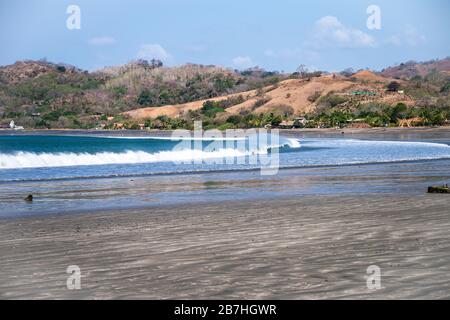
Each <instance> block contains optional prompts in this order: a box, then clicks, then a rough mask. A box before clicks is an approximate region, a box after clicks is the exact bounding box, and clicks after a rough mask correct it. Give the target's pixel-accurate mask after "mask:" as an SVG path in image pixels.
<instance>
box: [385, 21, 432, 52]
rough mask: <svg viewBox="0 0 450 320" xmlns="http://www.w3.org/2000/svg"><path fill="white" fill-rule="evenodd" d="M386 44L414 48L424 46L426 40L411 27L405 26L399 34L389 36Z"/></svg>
mask: <svg viewBox="0 0 450 320" xmlns="http://www.w3.org/2000/svg"><path fill="white" fill-rule="evenodd" d="M386 42H387V43H388V44H392V45H394V46H404V45H408V46H411V47H416V46H419V45H422V44H425V43H426V42H427V38H426V37H425V36H424V35H422V34H420V33H419V32H418V31H417V30H416V29H415V28H414V27H413V26H410V25H407V26H405V28H404V30H403V31H402V32H401V33H399V34H394V35H392V36H390V37H389V38H388V39H387V41H386Z"/></svg>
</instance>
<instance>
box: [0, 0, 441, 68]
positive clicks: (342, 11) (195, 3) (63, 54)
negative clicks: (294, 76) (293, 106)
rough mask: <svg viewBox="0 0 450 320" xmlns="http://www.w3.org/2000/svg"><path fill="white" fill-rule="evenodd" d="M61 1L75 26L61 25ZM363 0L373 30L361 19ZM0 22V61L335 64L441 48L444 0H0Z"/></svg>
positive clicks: (435, 54) (378, 64)
mask: <svg viewBox="0 0 450 320" xmlns="http://www.w3.org/2000/svg"><path fill="white" fill-rule="evenodd" d="M69 5H77V6H79V8H80V9H81V29H77V30H69V29H68V28H67V27H66V20H67V19H68V18H69V14H67V13H66V10H67V7H68V6H69ZM369 5H377V6H378V7H379V8H380V10H381V11H380V12H381V29H380V30H369V29H368V28H367V25H366V21H367V19H368V18H369V15H368V14H367V13H366V10H367V7H368V6H369ZM0 26H1V28H0V46H1V50H0V65H5V64H11V63H14V62H15V61H17V60H22V59H40V58H43V57H46V58H47V59H48V60H49V61H53V62H65V63H69V64H73V65H76V66H78V67H80V68H83V69H87V70H95V69H98V68H101V67H103V66H110V65H118V64H123V63H126V62H128V61H130V60H134V59H137V58H145V59H151V58H152V57H155V58H159V59H161V60H163V61H164V62H165V64H166V65H180V64H184V63H188V62H190V63H202V64H216V65H222V66H226V67H232V68H237V69H244V68H247V67H250V66H255V65H258V66H261V67H264V68H266V69H269V70H283V71H293V70H295V69H296V68H297V67H298V66H299V65H301V64H304V65H306V66H307V67H308V68H311V69H320V70H327V71H337V70H342V69H344V68H347V67H353V68H355V69H359V68H366V67H368V68H371V69H376V70H378V69H381V68H383V67H386V66H389V65H393V64H396V63H400V62H404V61H407V60H419V61H423V60H429V59H434V58H444V57H447V56H450V36H449V30H450V1H447V0H434V1H433V0H429V1H425V0H423V1H419V0H416V1H414V0H409V1H407V0H395V1H393V0H389V1H388V0H370V1H365V0H359V1H356V0H341V1H332V0H314V1H299V0H297V1H295V0H279V1H274V0H271V1H269V0H240V1H236V0H226V1H225V0H147V1H144V0H127V1H119V0H108V1H105V0H70V1H66V0H2V1H1V3H0Z"/></svg>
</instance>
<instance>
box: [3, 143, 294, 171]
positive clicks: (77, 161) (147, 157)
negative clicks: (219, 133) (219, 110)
mask: <svg viewBox="0 0 450 320" xmlns="http://www.w3.org/2000/svg"><path fill="white" fill-rule="evenodd" d="M206 140H208V139H206ZM221 140H225V139H221ZM284 146H288V147H291V148H299V147H300V143H299V141H298V140H296V139H285V138H282V139H281V142H280V143H279V144H276V145H269V146H268V148H269V149H271V148H278V147H284ZM267 151H268V149H267V148H254V149H251V150H246V149H242V148H236V149H233V148H218V149H214V150H212V151H211V150H209V151H208V150H207V151H204V150H197V149H183V150H173V151H159V152H155V153H149V152H145V151H124V152H99V153H73V152H64V153H35V152H24V151H19V152H16V153H13V154H1V153H0V169H18V168H45V167H67V166H88V165H107V164H136V163H152V162H169V161H171V162H187V161H195V160H207V159H216V158H237V157H244V156H248V155H255V154H267Z"/></svg>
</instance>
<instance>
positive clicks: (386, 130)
mask: <svg viewBox="0 0 450 320" xmlns="http://www.w3.org/2000/svg"><path fill="white" fill-rule="evenodd" d="M256 129H258V128H256ZM260 129H261V128H260ZM183 130H184V129H183ZM244 130H246V129H244ZM277 130H279V132H280V133H282V134H283V133H288V134H302V133H306V134H323V133H327V134H328V133H330V134H342V132H344V134H369V135H370V134H379V133H433V132H436V133H450V126H441V127H411V128H401V127H388V128H385V127H374V128H342V129H336V128H323V129H317V128H305V129H277ZM173 132H174V130H94V129H25V130H19V131H18V130H11V129H0V135H4V134H16V135H26V134H43V135H44V134H49V135H53V134H67V133H78V134H95V135H105V134H112V135H119V136H120V135H125V136H133V135H135V136H151V135H156V136H170V134H172V133H173Z"/></svg>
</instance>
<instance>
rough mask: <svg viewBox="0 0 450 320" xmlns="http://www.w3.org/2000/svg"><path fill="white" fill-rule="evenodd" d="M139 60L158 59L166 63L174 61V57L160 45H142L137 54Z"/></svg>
mask: <svg viewBox="0 0 450 320" xmlns="http://www.w3.org/2000/svg"><path fill="white" fill-rule="evenodd" d="M137 57H138V58H139V59H147V60H150V59H158V60H161V61H163V62H165V63H167V62H171V61H172V55H171V54H170V53H168V52H167V50H166V49H164V48H163V47H162V46H161V45H159V44H157V43H156V44H142V45H141V46H140V48H139V51H138V53H137Z"/></svg>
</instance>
